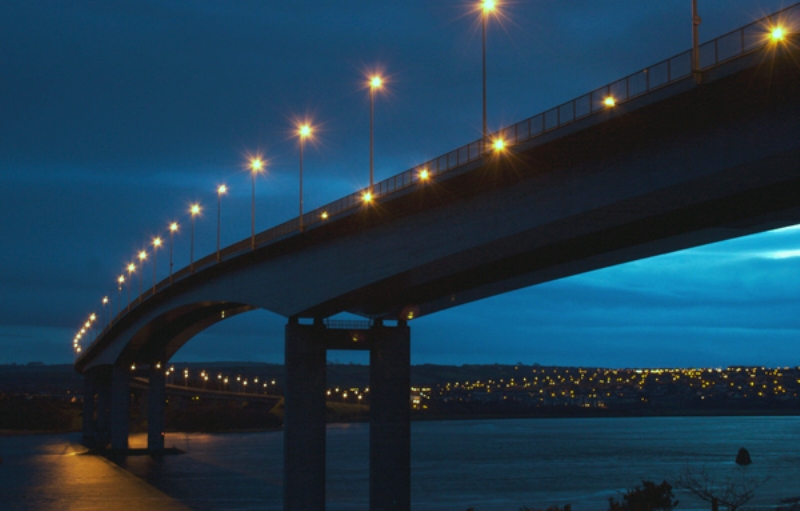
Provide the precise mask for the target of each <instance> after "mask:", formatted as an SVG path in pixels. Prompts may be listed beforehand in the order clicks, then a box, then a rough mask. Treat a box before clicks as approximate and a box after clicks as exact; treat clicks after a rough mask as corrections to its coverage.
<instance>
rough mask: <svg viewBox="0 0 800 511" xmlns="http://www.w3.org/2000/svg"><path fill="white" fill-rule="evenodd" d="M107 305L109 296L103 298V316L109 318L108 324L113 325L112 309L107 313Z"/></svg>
mask: <svg viewBox="0 0 800 511" xmlns="http://www.w3.org/2000/svg"><path fill="white" fill-rule="evenodd" d="M106 305H108V296H107V295H106V296H104V297H103V315H104V316H105V315H107V316H108V324H109V325H110V324H111V307H109V308H108V312H107V313H106Z"/></svg>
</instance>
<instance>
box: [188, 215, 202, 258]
mask: <svg viewBox="0 0 800 511" xmlns="http://www.w3.org/2000/svg"><path fill="white" fill-rule="evenodd" d="M189 212H191V214H192V235H191V242H190V248H189V272H190V273H194V217H196V216H197V215H199V214H200V205H199V204H192V207H191V208H190V209H189Z"/></svg>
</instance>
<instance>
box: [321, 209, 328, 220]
mask: <svg viewBox="0 0 800 511" xmlns="http://www.w3.org/2000/svg"><path fill="white" fill-rule="evenodd" d="M320 216H321V217H322V219H323V220H327V219H328V212H327V211H323V212H322V215H320Z"/></svg>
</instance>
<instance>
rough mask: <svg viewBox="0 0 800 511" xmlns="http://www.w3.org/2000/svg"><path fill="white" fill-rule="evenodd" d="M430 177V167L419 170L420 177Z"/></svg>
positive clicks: (423, 178)
mask: <svg viewBox="0 0 800 511" xmlns="http://www.w3.org/2000/svg"><path fill="white" fill-rule="evenodd" d="M429 177H430V173H429V172H428V169H422V170H420V171H419V178H420V179H422V180H425V179H428V178H429Z"/></svg>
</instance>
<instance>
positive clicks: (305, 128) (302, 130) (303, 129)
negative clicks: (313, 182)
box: [297, 123, 312, 232]
mask: <svg viewBox="0 0 800 511" xmlns="http://www.w3.org/2000/svg"><path fill="white" fill-rule="evenodd" d="M311 131H312V129H311V126H310V125H309V124H307V123H306V124H303V125H301V126H298V127H297V135H298V136H299V137H300V231H301V232H302V231H303V148H304V147H305V143H306V138H308V137H310V136H311Z"/></svg>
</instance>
